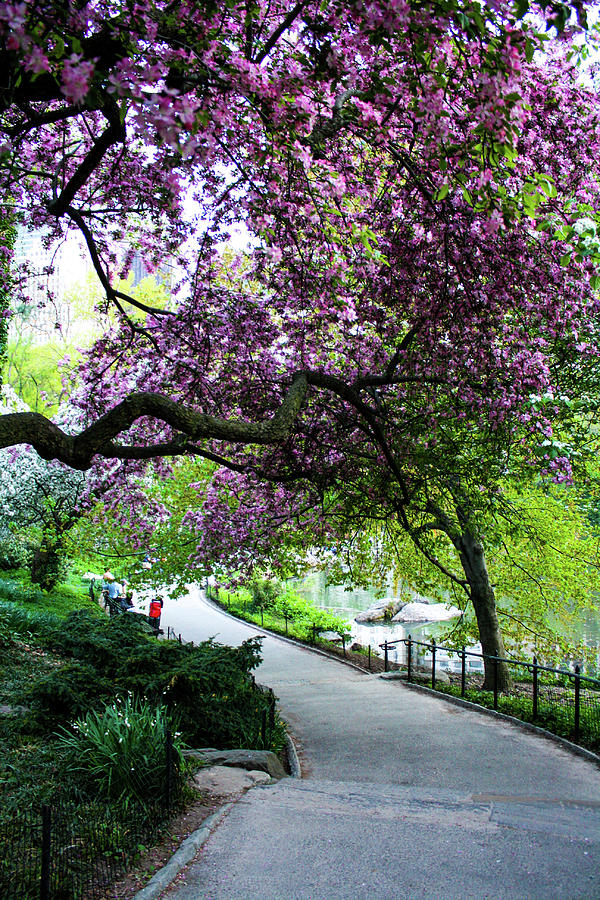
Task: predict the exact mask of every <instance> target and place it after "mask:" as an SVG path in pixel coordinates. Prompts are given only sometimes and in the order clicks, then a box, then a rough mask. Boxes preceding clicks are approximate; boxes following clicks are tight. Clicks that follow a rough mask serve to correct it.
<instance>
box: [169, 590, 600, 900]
mask: <svg viewBox="0 0 600 900" xmlns="http://www.w3.org/2000/svg"><path fill="white" fill-rule="evenodd" d="M163 624H164V625H165V626H167V625H171V626H172V627H173V628H174V629H175V631H176V632H178V633H181V634H182V635H183V637H184V638H185V639H187V640H193V641H199V640H204V639H206V638H208V637H215V639H216V640H218V641H221V642H223V643H229V644H238V643H240V642H241V641H242V640H245V639H246V638H248V637H250V636H252V635H254V634H257V633H259V630H257V629H256V628H253V627H252V626H249V625H246V624H245V623H242V622H239V621H237V620H234V619H232V618H231V617H228V616H226V615H224V614H223V613H221V612H220V611H219V610H217V609H215V608H214V607H213V606H211V605H209V604H208V603H206V601H205V600H204V599H203V597H202V595H201V593H200V592H199V591H197V590H193V591H191V592H190V594H189V596H188V597H186V598H185V599H183V600H180V601H177V602H175V601H173V602H171V603H167V604H166V605H165V610H164V614H163ZM257 677H258V680H259V681H260V682H261V683H263V684H268V685H270V686H271V687H272V688H273V689H274V690H275V693H276V694H277V696H278V697H279V707H280V709H281V712H282V715H283V716H284V718H286V720H287V721H288V722H289V723H290V726H291V729H292V732H293V735H294V737H295V739H296V741H297V743H298V745H299V749H300V752H301V761H302V770H303V775H304V778H303V780H297V779H286V780H284V781H282V782H280V783H279V784H277V785H274V786H267V787H260V788H254V789H253V790H252V791H250V792H249V793H248V794H246V795H245V797H244V799H243V800H241V801H240V802H238V803H237V804H236V805H235V806H234V807H233V808H232V809H231V810H230V811H229V812H228V814H227V815H226V816H225V817H224V819H223V820H222V821H221V824H220V825H219V826H218V828H217V829H216V830H215V832H214V833H213V834H212V835H211V837H210V839H209V840H208V841H207V843H206V844H205V846H204V847H203V849H202V851H201V852H200V854H199V855H198V857H197V860H196V861H195V862H194V863H192V864H191V865H190V867H188V870H187V874H186V880H185V883H183V884H180V885H179V886H178V887H177V888H175V889H174V888H172V889H171V891H169V892H168V894H167V895H166V896H168V897H169V898H171V900H191V898H205V900H321V898H323V900H325V898H327V900H337V898H340V900H341V898H352V900H362V898H365V900H366V898H370V900H371V898H386V900H387V898H389V900H392V898H394V900H404V898H406V900H412V898H431V900H454V898H459V897H460V898H461V900H462V898H464V897H470V896H473V897H478V898H485V897H489V898H494V900H504V898H506V900H513V898H514V900H530V898H531V900H537V898H540V900H542V898H543V900H552V898H555V897H556V898H557V900H558V898H560V900H600V873H599V869H598V861H599V855H600V854H599V851H600V769H599V768H598V767H597V766H596V765H594V764H593V763H591V762H589V761H588V760H585V759H581V758H579V757H576V756H574V755H572V754H571V753H569V752H568V751H567V750H565V749H563V748H562V747H559V746H557V745H556V744H554V743H552V742H551V741H548V740H546V739H544V738H543V737H540V736H537V735H535V734H531V733H526V732H524V731H522V730H521V729H519V728H518V727H515V726H513V725H511V724H509V723H506V722H503V721H500V720H496V719H491V718H489V717H487V716H482V715H480V714H479V713H477V712H474V711H469V710H466V709H462V708H460V707H457V706H453V705H450V704H447V703H445V702H444V701H443V700H440V699H438V698H436V697H431V696H426V695H424V694H421V693H417V692H414V691H410V690H408V689H406V688H405V687H404V686H403V685H402V684H401V683H399V682H396V681H385V680H383V679H381V678H379V677H377V676H375V675H368V674H363V673H361V672H358V671H356V670H354V669H351V668H349V667H347V666H344V665H340V663H338V662H337V661H336V660H333V659H329V658H325V657H323V656H321V655H317V654H314V653H311V651H309V650H306V649H304V648H302V647H299V646H292V645H290V644H289V643H286V642H284V641H281V640H279V639H278V638H276V637H274V636H268V637H265V639H264V642H263V663H262V664H261V666H260V668H259V671H258V673H257Z"/></svg>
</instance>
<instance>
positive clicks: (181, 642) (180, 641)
mask: <svg viewBox="0 0 600 900" xmlns="http://www.w3.org/2000/svg"><path fill="white" fill-rule="evenodd" d="M179 643H180V644H183V641H182V640H181V635H179Z"/></svg>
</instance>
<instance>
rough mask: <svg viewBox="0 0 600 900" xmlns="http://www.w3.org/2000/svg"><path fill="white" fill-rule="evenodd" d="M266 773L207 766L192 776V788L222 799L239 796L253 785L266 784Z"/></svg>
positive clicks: (267, 781) (231, 767) (268, 776)
mask: <svg viewBox="0 0 600 900" xmlns="http://www.w3.org/2000/svg"><path fill="white" fill-rule="evenodd" d="M270 781H271V777H270V775H269V774H268V773H267V772H261V771H258V770H252V769H250V770H248V769H241V768H238V767H236V766H208V767H206V768H203V769H200V770H199V771H198V772H196V774H195V775H194V786H195V787H196V788H197V789H198V790H199V791H202V792H203V793H208V794H211V795H213V796H218V797H224V796H231V795H232V794H239V793H240V792H241V791H245V790H247V789H248V788H250V787H252V786H253V785H255V784H268V783H269V782H270Z"/></svg>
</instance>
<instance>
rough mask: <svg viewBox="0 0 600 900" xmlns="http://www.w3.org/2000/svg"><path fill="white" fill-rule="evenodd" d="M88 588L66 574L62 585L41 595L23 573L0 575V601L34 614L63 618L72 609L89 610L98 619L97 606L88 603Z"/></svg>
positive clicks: (23, 571) (17, 571)
mask: <svg viewBox="0 0 600 900" xmlns="http://www.w3.org/2000/svg"><path fill="white" fill-rule="evenodd" d="M88 588H89V586H88V584H87V582H84V581H83V579H82V578H81V576H79V575H75V574H70V575H69V576H68V578H67V580H66V581H65V582H64V583H62V584H59V585H57V586H56V587H55V588H53V589H52V590H51V591H42V590H41V589H40V588H39V587H38V586H37V585H34V584H32V583H31V579H30V577H29V573H28V572H27V570H25V569H17V570H14V571H0V600H8V601H10V602H12V603H18V604H19V605H22V606H23V608H25V609H27V610H30V611H35V612H49V613H53V614H55V615H58V616H63V617H64V616H67V615H68V614H69V613H70V612H72V611H73V610H75V609H89V610H93V611H95V612H96V613H97V615H98V616H99V617H102V616H103V615H104V613H103V612H102V610H101V609H100V606H99V604H98V603H97V602H95V601H93V600H91V598H90V596H89V593H88Z"/></svg>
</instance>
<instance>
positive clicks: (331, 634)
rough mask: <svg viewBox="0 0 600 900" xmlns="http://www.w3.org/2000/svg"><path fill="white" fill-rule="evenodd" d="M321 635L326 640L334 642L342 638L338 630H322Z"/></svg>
mask: <svg viewBox="0 0 600 900" xmlns="http://www.w3.org/2000/svg"><path fill="white" fill-rule="evenodd" d="M319 637H320V638H322V639H323V640H324V641H330V642H331V643H332V644H335V643H337V642H338V641H341V640H342V636H341V634H338V633H337V631H321V632H320V633H319Z"/></svg>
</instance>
